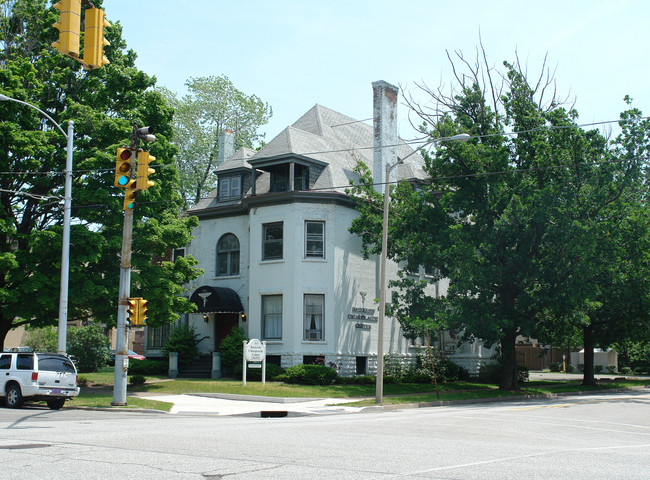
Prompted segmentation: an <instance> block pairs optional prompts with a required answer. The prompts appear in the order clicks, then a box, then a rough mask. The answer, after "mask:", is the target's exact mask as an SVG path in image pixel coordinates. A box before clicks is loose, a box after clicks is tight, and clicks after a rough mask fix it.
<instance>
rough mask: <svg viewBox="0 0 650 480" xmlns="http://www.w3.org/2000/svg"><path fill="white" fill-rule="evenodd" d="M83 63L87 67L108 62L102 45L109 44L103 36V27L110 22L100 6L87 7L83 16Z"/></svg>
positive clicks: (97, 66) (96, 66) (108, 25)
mask: <svg viewBox="0 0 650 480" xmlns="http://www.w3.org/2000/svg"><path fill="white" fill-rule="evenodd" d="M84 23H85V28H84V64H85V66H86V67H88V68H99V67H102V66H104V65H106V64H108V63H110V62H109V61H108V58H106V57H105V56H104V47H105V46H107V45H110V43H109V42H108V40H106V38H105V36H104V28H105V27H110V26H111V24H110V23H108V21H107V20H106V13H105V12H104V10H102V9H101V8H94V7H93V8H87V9H86V14H85V17H84Z"/></svg>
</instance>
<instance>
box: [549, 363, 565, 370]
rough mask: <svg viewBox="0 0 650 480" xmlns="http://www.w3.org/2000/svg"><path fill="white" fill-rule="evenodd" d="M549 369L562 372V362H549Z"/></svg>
mask: <svg viewBox="0 0 650 480" xmlns="http://www.w3.org/2000/svg"><path fill="white" fill-rule="evenodd" d="M548 369H549V370H550V371H551V372H561V371H562V362H551V363H549V364H548Z"/></svg>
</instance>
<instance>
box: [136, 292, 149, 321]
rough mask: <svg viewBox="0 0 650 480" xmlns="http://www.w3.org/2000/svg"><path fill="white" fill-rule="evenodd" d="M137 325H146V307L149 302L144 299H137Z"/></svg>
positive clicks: (147, 311)
mask: <svg viewBox="0 0 650 480" xmlns="http://www.w3.org/2000/svg"><path fill="white" fill-rule="evenodd" d="M138 303H139V306H138V323H137V325H146V323H147V315H148V314H149V309H148V308H147V306H148V305H149V301H148V300H145V299H144V298H140V299H138Z"/></svg>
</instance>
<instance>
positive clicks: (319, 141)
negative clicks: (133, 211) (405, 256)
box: [147, 105, 492, 375]
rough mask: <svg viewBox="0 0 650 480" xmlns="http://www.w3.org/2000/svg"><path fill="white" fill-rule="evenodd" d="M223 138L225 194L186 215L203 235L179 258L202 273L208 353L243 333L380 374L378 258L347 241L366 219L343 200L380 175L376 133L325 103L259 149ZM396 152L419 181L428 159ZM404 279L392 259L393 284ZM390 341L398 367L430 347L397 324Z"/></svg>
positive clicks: (273, 350) (277, 352) (352, 370)
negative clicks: (363, 178)
mask: <svg viewBox="0 0 650 480" xmlns="http://www.w3.org/2000/svg"><path fill="white" fill-rule="evenodd" d="M225 135H226V136H225V138H224V139H223V140H222V142H221V143H222V144H223V145H225V146H226V148H225V149H224V151H223V156H224V157H225V158H224V159H223V161H221V162H220V163H219V165H218V167H217V168H216V171H215V174H216V175H217V177H218V188H217V189H216V190H215V191H213V192H211V194H210V195H209V196H208V197H207V198H206V199H204V200H203V201H201V202H200V203H199V204H197V205H196V206H194V207H193V208H191V209H190V210H189V211H188V214H190V215H195V216H197V217H198V218H199V226H198V227H197V228H196V230H195V231H194V233H193V235H194V239H193V240H192V242H191V244H190V245H188V246H187V247H186V249H185V251H184V252H180V253H179V254H190V255H192V256H193V257H194V258H196V259H197V260H198V262H199V266H200V267H201V268H203V269H204V271H205V273H204V275H203V276H202V277H200V278H198V279H197V280H196V281H195V282H194V283H193V284H192V285H189V286H188V290H189V292H190V294H191V297H190V298H191V300H192V301H194V302H195V303H196V304H197V307H198V308H197V311H196V312H195V313H193V314H190V315H188V316H186V317H185V318H184V321H186V322H188V323H189V324H191V325H193V326H194V327H195V329H196V331H197V333H198V334H199V336H200V337H201V338H203V340H202V341H201V342H200V343H199V345H198V347H199V349H200V351H201V353H202V354H206V355H207V354H214V352H218V345H219V342H220V340H221V339H222V338H223V337H224V336H225V335H227V334H228V333H229V332H230V330H231V329H232V327H233V326H236V325H238V326H241V327H242V328H244V330H245V331H246V333H247V335H248V337H249V338H258V339H260V340H264V341H266V345H267V361H268V362H272V363H277V364H279V365H282V366H283V367H288V366H291V365H296V364H300V363H313V362H315V361H316V359H321V361H324V362H325V363H326V364H335V365H336V366H337V368H338V369H339V373H340V374H342V375H355V374H366V373H368V374H372V373H374V371H375V366H376V358H377V328H378V322H377V320H378V313H377V307H378V306H377V303H376V300H375V299H377V298H379V291H378V284H379V282H378V276H379V259H378V258H370V259H364V258H363V255H362V251H361V240H360V238H358V237H357V236H355V235H353V234H351V233H350V232H349V230H348V229H349V227H350V225H351V222H352V220H353V219H354V218H355V217H356V216H357V212H356V210H355V208H354V205H353V203H352V201H351V199H350V197H349V196H348V194H347V193H346V189H347V188H349V186H350V183H351V182H357V181H358V179H359V176H358V174H357V173H356V172H355V168H356V167H357V165H358V164H359V162H363V163H364V164H366V165H367V166H368V168H369V169H370V171H373V172H380V173H379V174H380V175H381V172H382V169H377V168H376V165H375V166H374V167H373V150H376V149H373V128H372V127H371V126H369V125H367V124H365V123H363V122H359V121H356V120H355V119H353V118H350V117H347V116H345V115H343V114H340V113H338V112H335V111H333V110H330V109H327V108H325V107H323V106H320V105H316V106H314V107H313V108H312V109H310V110H309V111H308V112H307V113H306V114H305V115H303V116H302V117H301V118H300V119H298V120H297V121H296V122H295V123H294V124H293V125H291V126H290V127H288V128H286V129H285V130H284V131H283V132H281V133H280V134H279V135H278V136H277V137H275V138H274V139H273V140H271V141H270V142H269V143H268V144H267V145H266V146H265V147H263V148H262V149H261V150H259V151H257V152H255V151H252V150H248V149H241V150H239V151H237V152H233V151H232V145H234V142H233V141H232V138H231V137H230V136H229V135H230V134H229V133H228V132H226V134H225ZM397 144H398V146H397V147H396V155H397V157H398V158H402V159H403V158H406V157H407V156H409V159H408V161H407V162H405V163H404V164H401V165H398V166H397V167H396V168H395V169H394V172H395V175H396V178H397V179H405V180H410V179H417V178H422V177H423V176H424V172H423V171H422V168H421V166H422V163H423V160H422V158H421V157H419V155H417V154H416V153H415V152H414V151H413V150H412V149H411V148H410V147H409V146H408V145H406V144H405V143H404V142H401V141H399V142H397ZM228 146H231V147H230V148H231V150H230V151H228V150H229V148H228ZM373 168H374V169H373ZM375 175H377V174H376V173H375V174H374V176H375ZM375 178H376V177H375ZM396 271H397V265H394V264H391V263H390V262H389V266H388V270H387V276H388V278H390V277H391V276H394V275H395V274H396ZM421 274H424V273H423V272H421ZM430 293H431V294H432V295H444V294H445V293H446V285H445V284H444V283H442V282H441V284H437V285H431V292H430ZM387 298H390V297H387ZM157 330H160V329H149V332H148V336H147V339H148V341H147V352H148V354H150V355H155V354H156V352H157V351H158V350H159V348H160V346H161V345H159V344H157V343H156V342H157V341H158V343H160V342H161V339H162V338H164V332H160V333H159V334H158V337H157V338H158V340H156V331H157ZM383 338H384V345H383V351H384V352H385V354H390V355H391V356H392V357H393V358H394V359H396V360H397V359H398V360H399V361H401V362H410V361H412V360H413V359H414V358H415V356H416V355H417V354H418V353H420V352H421V351H422V349H423V347H422V342H419V341H412V340H409V339H407V338H405V337H404V336H403V334H402V331H401V329H400V325H399V323H398V322H397V321H396V320H395V319H392V318H388V317H387V318H386V320H385V328H384V335H383ZM448 344H449V345H451V344H453V342H451V340H449V342H448ZM482 348H483V350H487V349H484V347H482ZM471 349H472V348H471V347H470V352H469V355H468V358H469V360H468V361H461V362H460V363H461V364H466V365H464V366H467V367H469V368H470V370H475V369H476V363H477V359H478V361H479V363H480V360H481V358H484V359H487V358H488V357H489V355H491V354H492V352H491V351H489V352H488V351H483V350H481V352H480V354H477V352H476V351H474V352H471ZM453 350H454V351H455V350H456V349H455V348H453ZM461 350H462V349H461ZM475 350H476V349H475ZM479 350H480V348H479ZM458 353H459V354H460V353H461V352H460V351H459V352H458ZM216 355H218V354H216ZM459 359H460V357H459ZM213 370H214V369H213Z"/></svg>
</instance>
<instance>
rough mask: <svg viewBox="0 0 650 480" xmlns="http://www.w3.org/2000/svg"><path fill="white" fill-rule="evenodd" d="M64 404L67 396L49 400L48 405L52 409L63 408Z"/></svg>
mask: <svg viewBox="0 0 650 480" xmlns="http://www.w3.org/2000/svg"><path fill="white" fill-rule="evenodd" d="M64 404H65V398H56V399H54V400H48V401H47V406H48V407H50V409H51V410H61V407H63V405H64Z"/></svg>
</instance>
